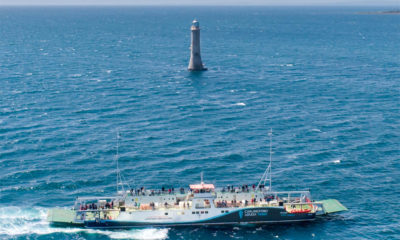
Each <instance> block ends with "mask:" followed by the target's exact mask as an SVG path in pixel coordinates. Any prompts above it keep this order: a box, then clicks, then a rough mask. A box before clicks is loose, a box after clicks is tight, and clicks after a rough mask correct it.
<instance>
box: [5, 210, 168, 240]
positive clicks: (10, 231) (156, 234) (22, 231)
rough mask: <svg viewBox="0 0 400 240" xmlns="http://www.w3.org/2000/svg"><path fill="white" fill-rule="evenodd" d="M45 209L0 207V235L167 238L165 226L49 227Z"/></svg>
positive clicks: (148, 239) (153, 239)
mask: <svg viewBox="0 0 400 240" xmlns="http://www.w3.org/2000/svg"><path fill="white" fill-rule="evenodd" d="M46 217H47V209H46V208H40V207H32V208H20V207H2V208H0V236H1V235H2V236H8V237H12V238H14V237H16V236H19V235H28V234H37V235H47V234H52V233H66V234H74V233H79V232H85V233H88V234H101V235H106V236H108V237H109V238H111V239H143V240H158V239H166V238H168V231H169V229H167V228H145V229H134V230H119V231H110V230H94V229H84V228H71V227H65V228H60V227H51V226H50V225H49V223H48V222H47V220H46Z"/></svg>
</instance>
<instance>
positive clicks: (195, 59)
mask: <svg viewBox="0 0 400 240" xmlns="http://www.w3.org/2000/svg"><path fill="white" fill-rule="evenodd" d="M190 30H191V31H192V42H191V45H190V61H189V66H188V70H189V71H205V70H207V68H205V67H204V65H203V62H202V61H201V55H200V25H199V22H198V21H197V20H196V19H195V20H193V22H192V27H191V28H190Z"/></svg>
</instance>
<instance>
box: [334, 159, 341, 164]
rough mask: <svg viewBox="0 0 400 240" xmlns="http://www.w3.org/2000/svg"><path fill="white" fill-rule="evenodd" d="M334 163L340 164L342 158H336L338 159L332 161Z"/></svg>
mask: <svg viewBox="0 0 400 240" xmlns="http://www.w3.org/2000/svg"><path fill="white" fill-rule="evenodd" d="M332 162H333V163H334V164H339V163H340V162H341V161H340V159H336V160H333V161H332Z"/></svg>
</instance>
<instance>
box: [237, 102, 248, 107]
mask: <svg viewBox="0 0 400 240" xmlns="http://www.w3.org/2000/svg"><path fill="white" fill-rule="evenodd" d="M235 105H236V106H246V103H242V102H239V103H235Z"/></svg>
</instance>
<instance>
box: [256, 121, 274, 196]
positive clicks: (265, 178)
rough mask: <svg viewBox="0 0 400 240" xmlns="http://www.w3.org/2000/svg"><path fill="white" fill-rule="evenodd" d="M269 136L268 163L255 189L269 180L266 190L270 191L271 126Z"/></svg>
mask: <svg viewBox="0 0 400 240" xmlns="http://www.w3.org/2000/svg"><path fill="white" fill-rule="evenodd" d="M268 136H269V164H268V167H267V169H266V170H265V172H264V174H263V175H262V177H261V179H260V181H259V182H258V185H257V189H259V188H260V185H261V184H262V185H264V186H265V184H266V183H267V182H268V181H269V189H268V191H272V128H271V130H270V131H269V133H268Z"/></svg>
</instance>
